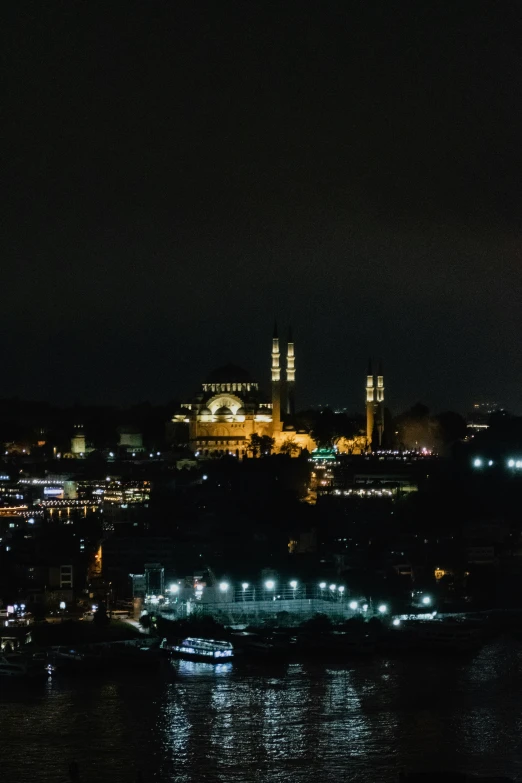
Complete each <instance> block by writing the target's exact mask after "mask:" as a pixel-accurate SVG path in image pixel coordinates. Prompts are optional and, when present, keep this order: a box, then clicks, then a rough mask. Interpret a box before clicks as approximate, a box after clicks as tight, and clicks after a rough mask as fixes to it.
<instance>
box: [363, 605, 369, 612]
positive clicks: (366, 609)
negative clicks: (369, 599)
mask: <svg viewBox="0 0 522 783" xmlns="http://www.w3.org/2000/svg"><path fill="white" fill-rule="evenodd" d="M362 610H363V612H367V611H368V604H363V605H362Z"/></svg>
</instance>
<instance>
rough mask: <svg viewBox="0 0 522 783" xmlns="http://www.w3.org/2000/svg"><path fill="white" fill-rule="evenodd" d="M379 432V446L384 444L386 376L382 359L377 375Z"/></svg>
mask: <svg viewBox="0 0 522 783" xmlns="http://www.w3.org/2000/svg"><path fill="white" fill-rule="evenodd" d="M377 432H378V433H379V446H382V436H383V432H384V376H383V374H382V361H381V362H379V370H378V375H377Z"/></svg>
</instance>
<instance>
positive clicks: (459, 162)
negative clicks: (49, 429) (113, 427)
mask: <svg viewBox="0 0 522 783" xmlns="http://www.w3.org/2000/svg"><path fill="white" fill-rule="evenodd" d="M4 6H5V7H3V8H2V25H1V33H0V35H1V37H2V41H1V57H2V72H3V78H2V82H3V88H2V92H3V96H2V100H1V103H0V105H1V111H2V122H1V126H2V145H1V148H2V157H3V164H2V169H3V175H2V180H3V183H4V190H5V194H6V203H5V205H4V208H3V210H2V213H1V215H2V239H1V242H2V248H1V257H2V262H3V263H2V277H1V279H2V287H3V296H2V307H1V310H0V318H1V328H2V347H3V351H2V355H3V361H2V373H1V376H0V396H2V397H7V396H11V395H19V396H21V397H25V398H29V399H44V400H50V401H56V402H67V403H68V402H74V401H80V400H81V401H85V402H109V403H118V402H121V403H131V402H138V401H142V400H146V399H148V400H150V401H152V402H166V401H168V400H170V399H179V398H180V397H184V398H185V399H186V398H187V394H188V395H190V394H191V393H192V392H193V391H194V390H195V389H196V388H197V386H198V385H199V383H200V382H201V381H202V380H204V377H205V376H206V375H207V374H208V372H209V371H210V370H211V369H213V368H214V367H216V366H219V365H220V364H223V363H225V362H228V361H233V362H234V363H236V364H240V365H242V366H245V367H246V368H247V369H249V370H250V371H251V372H252V373H253V374H254V375H255V376H256V377H257V378H258V380H259V381H260V382H261V383H264V384H266V385H268V379H269V362H270V340H271V332H272V327H273V322H274V319H275V318H277V320H278V322H279V324H280V331H281V333H284V332H285V330H286V326H287V324H290V323H291V324H292V326H293V331H294V336H295V341H296V357H297V358H296V366H297V398H298V399H297V402H298V406H300V407H303V406H305V405H309V404H317V403H323V404H326V403H330V404H332V405H335V406H341V405H342V406H347V407H348V408H349V409H352V410H356V409H362V407H363V399H364V394H363V387H364V376H365V373H366V364H367V361H368V356H369V355H373V356H375V357H376V358H379V357H382V359H383V361H384V364H385V383H386V387H387V394H386V398H387V403H388V405H389V406H390V408H391V409H392V410H393V411H395V412H399V411H400V410H402V409H404V408H405V407H407V406H409V405H411V404H413V403H415V402H416V401H417V400H422V401H423V402H425V403H426V404H427V405H429V406H430V407H431V408H432V409H433V410H443V409H447V408H454V409H457V410H460V411H462V412H465V411H466V410H467V409H468V408H469V407H470V404H471V403H472V402H473V401H474V400H475V399H477V400H479V399H481V400H491V399H493V400H496V401H498V402H499V403H501V404H503V405H504V406H506V407H508V408H509V409H511V410H513V411H515V412H518V413H522V399H521V397H522V395H521V389H522V359H521V326H522V258H521V255H522V254H521V250H522V236H521V216H522V166H521V163H522V89H521V88H522V46H521V40H522V5H521V4H520V3H519V2H510V0H504V2H502V3H499V2H481V0H473V2H465V1H463V0H461V1H460V2H451V1H450V0H447V1H446V2H440V0H439V2H436V3H431V2H427V0H422V2H391V1H390V0H386V1H383V2H371V1H370V2H349V1H348V0H344V1H343V2H335V1H334V0H332V1H331V2H329V1H328V0H325V1H324V2H314V3H311V2H310V3H308V2H306V1H305V0H300V1H299V2H283V3H275V2H274V3H272V2H267V1H266V0H265V1H264V2H254V1H253V0H244V1H243V2H237V3H236V2H227V0H223V1H222V2H221V1H220V0H213V2H208V3H207V2H197V0H187V2H176V1H175V0H170V1H169V0H143V1H142V2H137V1H136V0H126V1H125V2H123V1H122V2H111V0H109V2H107V3H103V4H102V3H95V2H87V0H82V1H81V2H80V1H79V0H62V2H56V1H55V0H46V2H42V0H33V2H29V1H28V2H25V1H24V0H16V2H11V3H5V4H4Z"/></svg>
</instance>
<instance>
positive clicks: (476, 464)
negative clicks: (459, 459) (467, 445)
mask: <svg viewBox="0 0 522 783" xmlns="http://www.w3.org/2000/svg"><path fill="white" fill-rule="evenodd" d="M473 467H474V468H481V467H482V460H481V459H480V457H475V459H474V460H473Z"/></svg>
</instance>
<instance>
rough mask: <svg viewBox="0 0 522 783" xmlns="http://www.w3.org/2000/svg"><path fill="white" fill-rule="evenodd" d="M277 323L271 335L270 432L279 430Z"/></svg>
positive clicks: (279, 390)
mask: <svg viewBox="0 0 522 783" xmlns="http://www.w3.org/2000/svg"><path fill="white" fill-rule="evenodd" d="M279 357H280V351H279V336H278V334H277V323H276V324H274V336H273V337H272V432H279V431H280V430H281V367H280V365H279Z"/></svg>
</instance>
